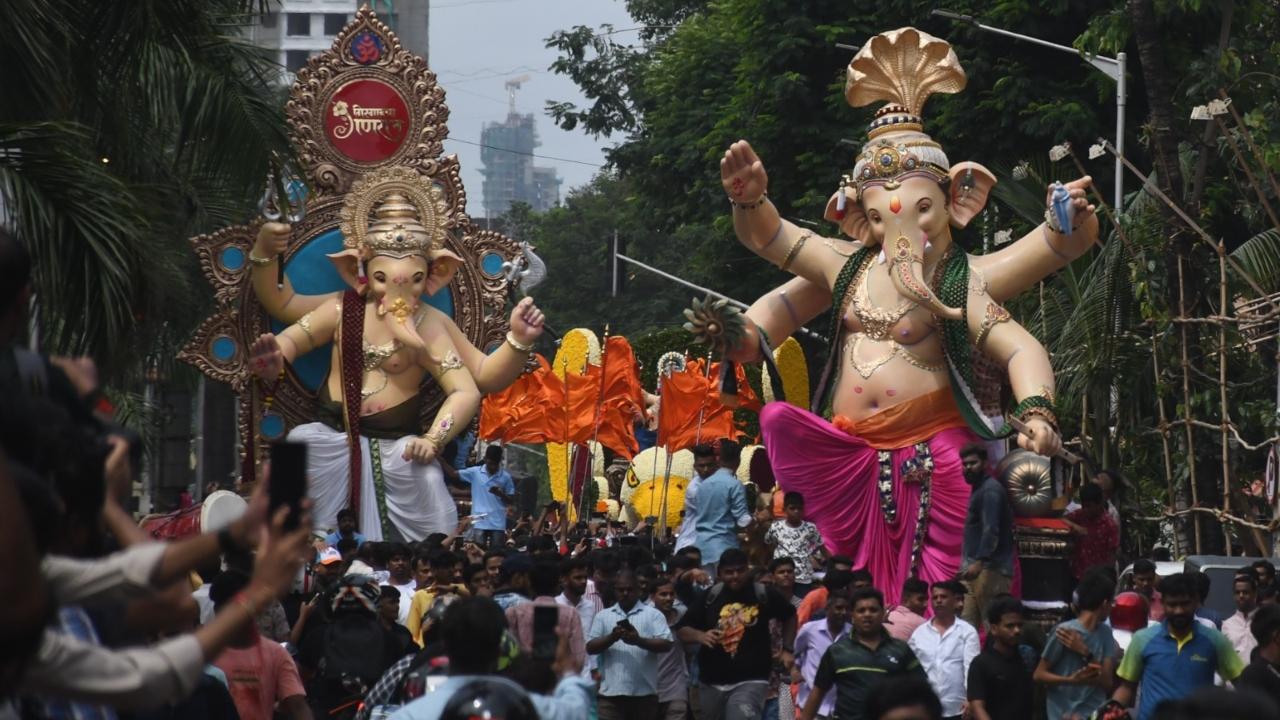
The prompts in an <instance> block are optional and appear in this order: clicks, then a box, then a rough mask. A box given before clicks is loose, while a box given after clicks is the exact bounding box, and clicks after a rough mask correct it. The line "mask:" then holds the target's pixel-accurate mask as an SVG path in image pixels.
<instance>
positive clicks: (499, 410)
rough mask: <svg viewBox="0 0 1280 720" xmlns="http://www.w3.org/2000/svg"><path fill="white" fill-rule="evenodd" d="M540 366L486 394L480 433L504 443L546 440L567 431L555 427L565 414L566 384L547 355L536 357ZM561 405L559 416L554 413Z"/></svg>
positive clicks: (553, 438)
mask: <svg viewBox="0 0 1280 720" xmlns="http://www.w3.org/2000/svg"><path fill="white" fill-rule="evenodd" d="M536 360H537V363H538V367H537V369H535V370H533V371H532V372H528V373H525V374H524V375H521V376H520V377H519V378H516V381H515V382H513V383H511V385H510V386H508V387H507V388H506V389H505V390H502V391H501V392H496V393H490V394H488V395H486V396H485V398H484V402H483V403H482V404H481V406H480V437H481V438H483V439H485V440H488V441H491V442H492V441H501V442H504V443H512V442H526V443H543V442H548V441H549V440H555V439H556V438H558V437H560V436H561V435H563V432H564V431H563V420H561V429H560V430H557V429H555V428H554V427H552V425H551V423H552V421H553V420H554V419H556V418H563V416H564V412H563V407H564V386H563V385H562V384H561V383H560V379H559V378H557V377H556V376H555V374H554V373H552V372H551V366H550V364H548V363H547V360H546V358H544V357H542V356H541V355H538V356H537V357H536ZM555 408H561V411H560V414H559V415H558V416H554V417H553V415H552V413H554V409H555Z"/></svg>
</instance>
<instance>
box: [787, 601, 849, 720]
mask: <svg viewBox="0 0 1280 720" xmlns="http://www.w3.org/2000/svg"><path fill="white" fill-rule="evenodd" d="M851 629H852V628H851V627H850V625H849V598H848V597H846V596H845V595H838V594H836V593H832V594H830V595H828V596H827V616H826V617H825V618H821V619H818V620H810V621H809V622H807V623H805V624H804V626H803V627H801V628H800V632H797V633H796V652H795V663H794V664H793V665H792V667H791V682H792V683H793V684H796V685H799V686H800V692H799V693H798V694H797V695H796V706H797V707H804V705H805V703H806V702H808V701H809V693H811V692H813V679H814V678H815V677H816V676H817V674H818V663H819V662H820V661H821V660H822V654H823V653H825V652H826V651H827V648H829V647H831V645H832V644H833V643H835V642H836V641H837V640H839V639H840V638H842V637H846V636H848V634H849V631H850V630H851ZM835 710H836V693H827V695H826V697H824V698H822V704H821V705H819V706H818V714H817V717H818V718H819V720H830V718H831V716H832V715H833V714H835Z"/></svg>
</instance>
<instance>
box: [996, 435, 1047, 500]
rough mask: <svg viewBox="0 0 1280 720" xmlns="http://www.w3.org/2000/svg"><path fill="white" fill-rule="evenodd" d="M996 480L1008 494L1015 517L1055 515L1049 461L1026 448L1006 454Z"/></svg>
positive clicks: (997, 469)
mask: <svg viewBox="0 0 1280 720" xmlns="http://www.w3.org/2000/svg"><path fill="white" fill-rule="evenodd" d="M996 477H998V478H1000V481H1001V482H1003V483H1004V486H1005V489H1007V490H1008V491H1009V502H1010V503H1011V504H1012V505H1013V514H1014V515H1017V516H1018V517H1048V516H1049V515H1051V514H1052V513H1053V499H1054V497H1055V496H1056V494H1057V493H1055V492H1054V487H1053V473H1052V472H1051V471H1050V466H1049V458H1047V457H1044V456H1043V455H1037V454H1035V453H1033V452H1029V451H1027V450H1023V449H1017V450H1014V451H1013V452H1011V453H1009V454H1008V455H1005V456H1004V458H1003V459H1001V460H1000V464H999V465H997V466H996Z"/></svg>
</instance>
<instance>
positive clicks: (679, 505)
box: [621, 447, 693, 528]
mask: <svg viewBox="0 0 1280 720" xmlns="http://www.w3.org/2000/svg"><path fill="white" fill-rule="evenodd" d="M666 471H667V451H666V450H663V449H662V448H656V447H654V448H649V449H648V450H645V451H644V452H642V453H640V454H639V455H636V456H635V458H634V459H632V461H631V469H630V470H628V471H627V479H626V482H624V483H622V498H621V500H622V502H623V503H624V504H625V505H626V507H627V508H628V509H630V510H631V512H632V513H633V516H634V517H635V518H637V519H643V518H645V517H648V516H650V515H652V516H655V517H661V515H662V492H663V485H664V484H665V485H666V494H667V514H666V523H667V527H669V528H675V527H677V526H679V525H680V511H682V510H684V491H685V488H687V487H688V486H689V480H690V479H691V478H692V477H693V453H692V452H691V451H689V450H681V451H680V452H677V453H676V454H675V455H672V456H671V478H670V481H668V482H664V478H665V475H666ZM660 524H661V523H660Z"/></svg>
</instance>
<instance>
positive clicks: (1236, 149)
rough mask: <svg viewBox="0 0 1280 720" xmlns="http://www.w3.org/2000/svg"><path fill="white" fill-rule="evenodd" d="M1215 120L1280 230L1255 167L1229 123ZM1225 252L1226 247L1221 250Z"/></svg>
mask: <svg viewBox="0 0 1280 720" xmlns="http://www.w3.org/2000/svg"><path fill="white" fill-rule="evenodd" d="M1213 119H1214V121H1215V122H1217V123H1218V129H1219V130H1221V131H1222V137H1224V138H1226V140H1227V144H1228V145H1230V146H1231V152H1232V153H1233V154H1235V156H1236V162H1238V163H1240V167H1241V168H1242V169H1243V170H1244V176H1245V177H1247V178H1249V185H1250V186H1251V187H1252V188H1253V191H1254V192H1255V193H1257V195H1258V202H1259V203H1260V204H1261V205H1262V209H1263V210H1266V211H1267V217H1269V218H1271V224H1272V225H1273V226H1274V227H1275V228H1276V229H1277V230H1280V218H1277V217H1276V211H1275V210H1274V209H1272V207H1271V203H1269V202H1267V193H1266V192H1265V191H1264V190H1263V189H1262V183H1260V182H1258V178H1256V177H1254V175H1253V168H1251V167H1249V163H1248V162H1246V161H1245V159H1244V154H1243V153H1241V152H1240V146H1239V145H1237V144H1236V139H1235V138H1234V137H1232V135H1231V130H1229V129H1228V128H1227V124H1226V123H1224V122H1222V116H1221V115H1215V116H1214V117H1213ZM1219 252H1221V253H1223V254H1225V253H1226V248H1223V249H1221V250H1219Z"/></svg>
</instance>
